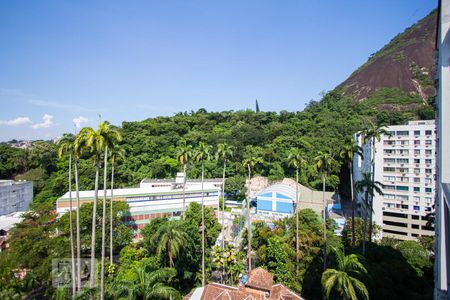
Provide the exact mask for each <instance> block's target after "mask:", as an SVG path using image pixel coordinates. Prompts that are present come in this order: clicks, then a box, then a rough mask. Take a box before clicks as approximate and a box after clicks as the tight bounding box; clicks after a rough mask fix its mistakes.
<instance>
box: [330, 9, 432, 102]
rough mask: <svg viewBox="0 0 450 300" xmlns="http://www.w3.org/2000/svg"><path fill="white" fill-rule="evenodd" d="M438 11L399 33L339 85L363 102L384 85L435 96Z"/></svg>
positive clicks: (355, 98) (426, 96)
mask: <svg viewBox="0 0 450 300" xmlns="http://www.w3.org/2000/svg"><path fill="white" fill-rule="evenodd" d="M436 24H437V12H436V11H433V12H431V13H430V14H429V15H428V16H426V17H425V18H423V19H422V20H420V21H419V22H417V23H416V24H414V25H413V26H411V27H410V28H408V29H406V30H405V31H404V32H403V33H401V34H399V35H397V36H396V37H395V38H394V39H392V40H391V41H390V42H389V44H387V45H386V46H384V47H383V48H382V49H381V50H379V51H378V52H376V53H375V54H373V55H372V56H371V58H370V59H369V60H368V61H367V62H366V63H365V64H364V65H362V66H361V67H360V68H359V69H358V70H356V71H355V72H354V73H353V74H352V75H351V76H350V77H349V78H348V79H347V80H345V81H344V82H343V83H341V84H340V85H339V86H338V89H341V90H342V91H343V92H344V94H345V95H349V96H352V97H353V98H354V100H355V101H361V100H364V99H366V98H367V97H368V96H370V95H371V94H372V93H373V92H375V91H376V90H378V89H380V88H399V89H400V90H402V91H404V92H407V93H414V94H417V95H419V96H420V97H421V98H422V99H423V100H424V101H426V100H427V98H428V97H429V96H434V94H435V89H434V74H435V55H436V54H435V40H436Z"/></svg>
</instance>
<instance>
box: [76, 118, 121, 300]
mask: <svg viewBox="0 0 450 300" xmlns="http://www.w3.org/2000/svg"><path fill="white" fill-rule="evenodd" d="M121 140H122V136H121V134H120V133H119V132H118V131H117V130H115V129H113V128H111V126H110V124H109V123H108V122H106V121H105V122H103V123H101V124H100V125H99V126H98V129H97V131H95V130H94V129H92V128H91V127H85V128H83V129H81V130H80V133H79V134H78V136H77V138H76V139H75V148H76V149H78V148H79V149H87V150H89V151H90V152H91V153H93V154H94V163H95V165H96V170H95V186H94V188H95V192H94V204H93V208H92V235H91V269H90V278H91V279H90V282H89V287H90V288H93V287H94V281H95V269H94V268H95V232H96V228H95V223H96V217H97V202H98V178H99V173H100V164H101V156H102V153H103V152H104V158H105V166H104V167H105V175H104V178H105V180H104V200H103V216H102V260H101V273H100V299H103V296H104V258H105V257H104V256H105V255H104V254H105V253H104V252H105V247H104V240H105V219H106V215H105V214H106V176H107V174H106V163H107V159H108V148H113V147H114V144H115V143H116V142H118V141H121Z"/></svg>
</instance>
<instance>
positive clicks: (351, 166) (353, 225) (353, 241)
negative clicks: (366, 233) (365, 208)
mask: <svg viewBox="0 0 450 300" xmlns="http://www.w3.org/2000/svg"><path fill="white" fill-rule="evenodd" d="M348 169H349V171H350V197H351V203H352V247H355V199H354V189H355V186H354V184H353V164H352V163H351V162H349V165H348Z"/></svg>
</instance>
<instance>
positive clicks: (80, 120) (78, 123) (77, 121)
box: [72, 116, 89, 129]
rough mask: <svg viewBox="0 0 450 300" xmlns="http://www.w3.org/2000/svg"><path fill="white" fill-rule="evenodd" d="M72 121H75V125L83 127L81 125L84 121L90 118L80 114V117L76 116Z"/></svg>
mask: <svg viewBox="0 0 450 300" xmlns="http://www.w3.org/2000/svg"><path fill="white" fill-rule="evenodd" d="M72 121H73V122H74V123H75V126H76V127H77V128H78V129H80V128H81V125H82V124H83V123H87V122H89V120H88V119H87V118H85V117H82V116H79V117H78V118H75V119H73V120H72Z"/></svg>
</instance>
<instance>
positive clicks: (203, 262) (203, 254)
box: [202, 162, 206, 286]
mask: <svg viewBox="0 0 450 300" xmlns="http://www.w3.org/2000/svg"><path fill="white" fill-rule="evenodd" d="M204 177H205V166H204V163H203V162H202V286H205V282H206V280H205V206H204V204H203V198H204V193H203V181H204Z"/></svg>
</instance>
